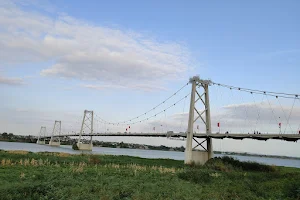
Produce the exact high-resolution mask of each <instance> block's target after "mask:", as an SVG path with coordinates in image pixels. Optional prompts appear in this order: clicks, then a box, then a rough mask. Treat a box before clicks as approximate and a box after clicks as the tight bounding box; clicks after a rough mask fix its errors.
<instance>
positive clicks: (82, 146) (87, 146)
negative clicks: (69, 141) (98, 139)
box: [77, 143, 93, 151]
mask: <svg viewBox="0 0 300 200" xmlns="http://www.w3.org/2000/svg"><path fill="white" fill-rule="evenodd" d="M77 147H78V149H79V150H85V151H92V149H93V143H90V144H83V143H77Z"/></svg>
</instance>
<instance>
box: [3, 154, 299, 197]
mask: <svg viewBox="0 0 300 200" xmlns="http://www.w3.org/2000/svg"><path fill="white" fill-rule="evenodd" d="M0 160H1V163H0V180H1V183H0V195H1V199H99V198H101V199H143V200H144V199H258V198H261V199H297V198H298V199H299V198H300V187H299V186H300V182H299V181H300V169H296V168H286V167H275V166H268V165H262V164H257V163H246V162H240V161H237V160H234V159H232V158H228V157H225V158H222V159H221V158H215V159H213V160H210V161H209V162H208V163H207V164H206V165H205V166H201V167H196V166H185V165H183V163H182V161H176V160H171V159H144V158H138V157H130V156H110V155H84V154H82V155H71V154H67V153H48V152H44V153H31V152H26V151H0Z"/></svg>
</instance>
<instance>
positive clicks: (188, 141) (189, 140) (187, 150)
mask: <svg viewBox="0 0 300 200" xmlns="http://www.w3.org/2000/svg"><path fill="white" fill-rule="evenodd" d="M191 83H192V92H191V103H190V112H189V122H188V131H187V133H186V148H185V160H184V163H185V164H191V163H192V160H193V159H192V150H193V146H192V145H193V134H194V133H193V132H194V130H193V129H194V109H195V95H196V80H192V81H191Z"/></svg>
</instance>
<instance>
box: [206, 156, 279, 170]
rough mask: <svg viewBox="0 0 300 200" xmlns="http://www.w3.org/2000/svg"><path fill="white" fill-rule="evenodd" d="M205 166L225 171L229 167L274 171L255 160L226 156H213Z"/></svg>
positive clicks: (271, 167) (273, 168)
mask: <svg viewBox="0 0 300 200" xmlns="http://www.w3.org/2000/svg"><path fill="white" fill-rule="evenodd" d="M222 163H223V164H224V166H223V165H222ZM206 166H208V167H212V168H214V169H216V170H221V171H226V170H229V171H230V169H237V170H245V171H259V172H274V171H276V168H275V167H273V166H270V165H265V164H261V163H257V162H242V161H239V160H237V159H235V158H232V157H228V156H224V157H216V158H213V159H211V160H209V161H208V162H207V163H206ZM218 168H219V169H218Z"/></svg>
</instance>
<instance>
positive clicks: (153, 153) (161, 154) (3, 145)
mask: <svg viewBox="0 0 300 200" xmlns="http://www.w3.org/2000/svg"><path fill="white" fill-rule="evenodd" d="M0 149H3V150H24V151H31V152H43V151H48V152H65V153H71V154H80V153H82V152H84V153H91V154H107V155H128V156H137V157H142V158H169V159H174V160H184V152H175V151H158V150H144V149H118V148H106V147H93V151H75V150H73V149H72V147H71V146H70V145H62V146H60V147H51V146H48V145H38V144H32V143H18V142H1V141H0ZM215 156H223V155H220V154H215ZM231 156H232V157H234V158H237V159H239V160H241V161H255V162H260V163H265V164H269V165H277V166H286V167H297V168H300V160H295V159H281V158H266V157H259V156H239V155H231Z"/></svg>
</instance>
